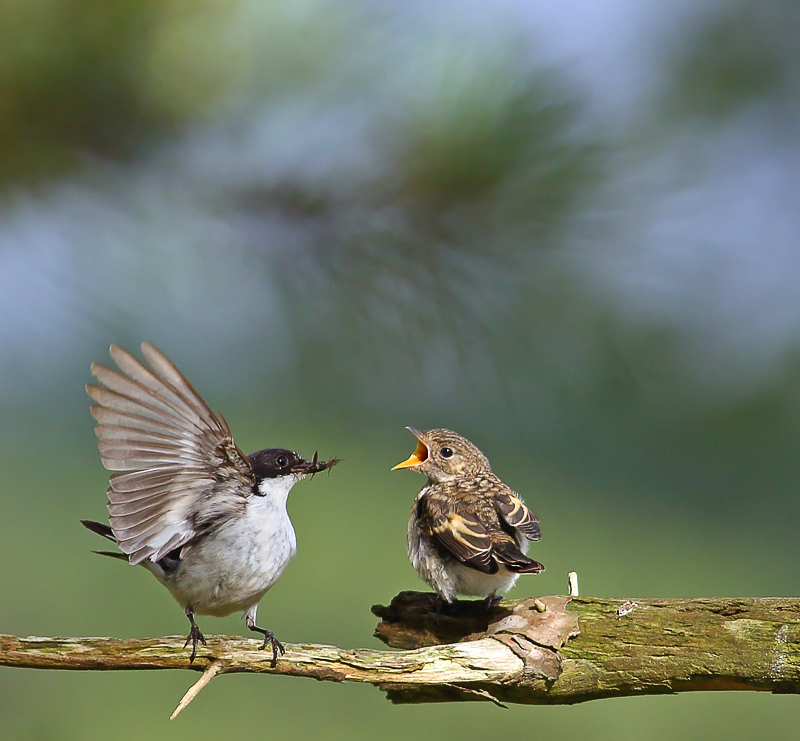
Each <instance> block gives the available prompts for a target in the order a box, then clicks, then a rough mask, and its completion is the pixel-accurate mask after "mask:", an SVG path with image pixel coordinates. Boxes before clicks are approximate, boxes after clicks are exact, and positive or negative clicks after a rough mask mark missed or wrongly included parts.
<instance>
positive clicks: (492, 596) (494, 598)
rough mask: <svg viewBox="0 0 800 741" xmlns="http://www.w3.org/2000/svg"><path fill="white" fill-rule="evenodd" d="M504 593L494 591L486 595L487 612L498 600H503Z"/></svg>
mask: <svg viewBox="0 0 800 741" xmlns="http://www.w3.org/2000/svg"><path fill="white" fill-rule="evenodd" d="M502 600H503V595H502V594H495V593H494V592H492V593H491V594H490V595H488V596H487V597H486V612H491V611H492V610H493V609H494V606H495V605H496V604H497V603H498V602H502Z"/></svg>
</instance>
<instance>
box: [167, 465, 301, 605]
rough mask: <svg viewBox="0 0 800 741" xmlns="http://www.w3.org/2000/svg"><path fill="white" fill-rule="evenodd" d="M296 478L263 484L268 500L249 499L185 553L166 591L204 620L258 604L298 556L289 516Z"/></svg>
mask: <svg viewBox="0 0 800 741" xmlns="http://www.w3.org/2000/svg"><path fill="white" fill-rule="evenodd" d="M296 480H297V479H296V478H295V477H294V476H286V477H282V478H280V479H268V480H265V481H263V482H261V486H260V490H261V491H262V492H263V493H264V496H251V497H249V499H248V500H247V508H246V510H245V512H244V514H243V515H242V516H240V517H237V518H235V519H232V520H230V521H228V522H227V523H225V524H224V525H223V526H222V527H220V528H219V529H218V530H217V531H215V532H214V533H213V534H212V535H210V536H209V537H206V538H203V539H201V540H200V542H199V543H197V544H196V545H193V546H192V547H191V548H189V549H188V550H187V552H186V553H185V554H184V556H183V559H182V561H181V565H180V566H179V568H178V570H177V571H176V573H175V575H174V577H173V578H172V579H170V580H169V581H168V582H166V586H167V588H168V589H169V590H170V591H171V592H172V594H173V596H174V597H175V599H176V600H177V601H178V602H179V603H180V604H181V605H182V606H183V607H185V606H186V605H191V606H192V608H193V609H194V611H195V612H196V613H198V614H201V615H217V616H223V615H230V614H231V613H232V612H236V611H237V610H241V611H245V610H247V609H249V608H250V607H252V606H253V605H256V604H258V601H259V600H260V599H261V598H262V597H263V596H264V594H265V593H266V591H267V590H268V589H269V588H270V587H271V586H272V585H273V584H274V583H275V582H276V581H277V579H278V577H279V576H280V575H281V574H282V573H283V570H284V569H285V568H286V566H287V564H288V563H289V561H291V560H292V559H293V558H294V556H295V554H296V553H297V540H296V537H295V533H294V528H293V527H292V522H291V520H290V519H289V514H288V512H287V511H286V499H287V497H288V495H289V491H290V490H291V488H292V486H293V485H294V484H295V482H296Z"/></svg>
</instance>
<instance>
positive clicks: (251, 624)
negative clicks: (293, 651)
mask: <svg viewBox="0 0 800 741" xmlns="http://www.w3.org/2000/svg"><path fill="white" fill-rule="evenodd" d="M244 622H245V625H247V627H248V628H250V630H253V631H255V632H256V633H261V634H262V635H263V636H264V643H262V644H261V649H262V651H263V650H264V649H265V648H266V647H267V646H268V645H272V662H271V663H270V666H271V667H272V668H273V669H274V668H275V667H276V666H277V664H278V651H280V653H281V656H283V654H285V653H286V649H285V648H284V647H283V644H282V643H281V642H280V641H279V640H278V639H277V638H276V637H275V635H274V634H273V632H272V631H271V630H265V629H264V628H259V627H258V626H257V625H256V616H255V614H252V615H251V614H250V613H249V612H248V613H247V614H246V615H245V617H244Z"/></svg>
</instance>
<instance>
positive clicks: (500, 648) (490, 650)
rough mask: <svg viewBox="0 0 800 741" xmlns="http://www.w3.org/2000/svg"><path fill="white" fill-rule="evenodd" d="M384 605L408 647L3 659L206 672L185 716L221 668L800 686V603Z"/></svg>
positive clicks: (587, 685) (115, 652) (490, 680)
mask: <svg viewBox="0 0 800 741" xmlns="http://www.w3.org/2000/svg"><path fill="white" fill-rule="evenodd" d="M570 599H571V602H570ZM568 602H569V607H567V603H568ZM373 611H374V612H375V613H376V614H377V615H379V616H380V617H382V618H383V619H382V621H381V623H379V625H378V627H377V629H376V635H377V636H378V637H379V638H381V640H383V641H384V642H386V643H388V644H389V645H390V646H393V647H395V648H401V649H404V650H400V651H397V650H393V651H376V650H371V649H340V648H336V647H334V646H323V645H316V644H288V643H287V644H285V645H286V649H287V651H286V655H285V656H283V657H282V658H281V659H280V660H279V662H278V665H277V667H276V668H274V669H272V668H271V667H270V660H271V656H272V655H271V653H270V652H263V651H260V650H258V646H259V642H258V641H255V640H248V639H244V638H227V637H216V636H212V637H209V642H208V646H207V647H206V648H205V649H203V650H201V651H200V653H199V654H198V658H197V660H196V661H195V663H194V664H193V665H192V666H189V662H188V658H187V652H186V651H184V649H183V642H184V639H183V638H178V637H169V638H154V639H147V640H120V639H111V638H17V637H14V636H6V635H0V665H5V666H18V667H28V668H38V669H92V670H112V669H128V670H130V669H193V670H195V671H199V672H205V675H204V677H202V678H201V679H200V680H199V681H198V683H196V686H195V687H193V688H192V689H191V690H190V691H189V693H187V698H185V700H184V701H183V702H182V705H181V706H180V707H179V709H178V711H176V714H177V712H179V711H180V709H182V708H183V707H185V705H186V704H188V702H190V701H191V699H192V698H193V697H194V696H195V695H196V694H197V692H199V690H200V689H201V688H202V687H203V686H204V685H205V684H206V683H208V681H210V680H211V678H213V676H215V675H218V674H226V673H232V672H264V673H269V674H288V675H292V676H304V677H312V678H314V679H319V680H326V681H335V682H344V681H349V682H366V683H370V684H373V685H376V686H378V687H380V688H381V689H382V690H384V691H385V692H386V693H387V695H388V697H389V699H391V700H392V701H393V702H404V703H405V702H414V703H419V702H441V701H455V700H484V701H485V700H491V701H494V702H497V703H498V704H499V703H501V702H511V703H526V704H560V703H576V702H583V701H586V700H593V699H597V698H602V697H620V696H628V695H645V694H658V693H673V692H687V691H691V690H762V691H771V692H778V693H793V694H798V693H800V599H788V598H787V599H784V598H769V599H767V598H753V599H647V600H645V599H640V600H636V602H630V601H628V602H626V601H623V600H612V599H599V598H587V597H573V598H568V597H542V598H539V599H537V600H521V601H520V600H516V601H503V602H501V603H499V604H497V605H495V606H494V607H493V608H492V609H491V611H489V610H487V608H486V605H485V603H483V602H459V603H456V604H455V605H452V606H450V605H445V607H444V609H443V611H442V614H441V615H440V616H439V618H438V620H437V616H436V613H435V610H434V604H433V601H432V599H431V595H426V594H419V593H415V592H403V593H401V594H399V595H398V596H397V597H396V598H395V599H394V600H393V601H392V603H391V605H389V606H388V607H381V606H376V607H375V608H373ZM570 636H572V639H571V640H570ZM568 640H569V643H567V641H568Z"/></svg>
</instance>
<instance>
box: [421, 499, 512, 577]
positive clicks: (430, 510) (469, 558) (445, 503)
mask: <svg viewBox="0 0 800 741" xmlns="http://www.w3.org/2000/svg"><path fill="white" fill-rule="evenodd" d="M419 506H420V509H419V510H418V512H419V517H420V526H421V527H422V531H423V532H424V533H425V534H426V535H427V536H428V537H432V538H434V539H435V540H436V541H437V542H438V543H439V544H440V545H442V546H444V547H445V548H446V549H447V550H448V551H449V552H450V553H452V554H453V556H455V557H456V558H457V559H458V560H459V561H461V562H462V563H464V564H467V565H468V566H471V567H472V568H474V569H477V570H478V571H481V572H483V573H484V574H496V573H497V568H498V567H497V563H496V562H495V561H494V559H493V558H492V541H491V538H490V536H489V532H488V531H487V529H486V528H485V527H484V526H483V524H482V523H481V522H480V520H479V519H478V518H477V517H476V515H475V513H473V512H470V511H469V509H467V507H465V506H464V503H463V502H460V501H456V500H453V499H452V498H450V497H448V496H446V495H445V494H444V493H442V494H441V495H440V492H438V491H437V487H435V486H434V487H431V488H430V489H429V490H428V493H427V494H426V495H425V496H424V497H422V499H421V500H420V503H419Z"/></svg>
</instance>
